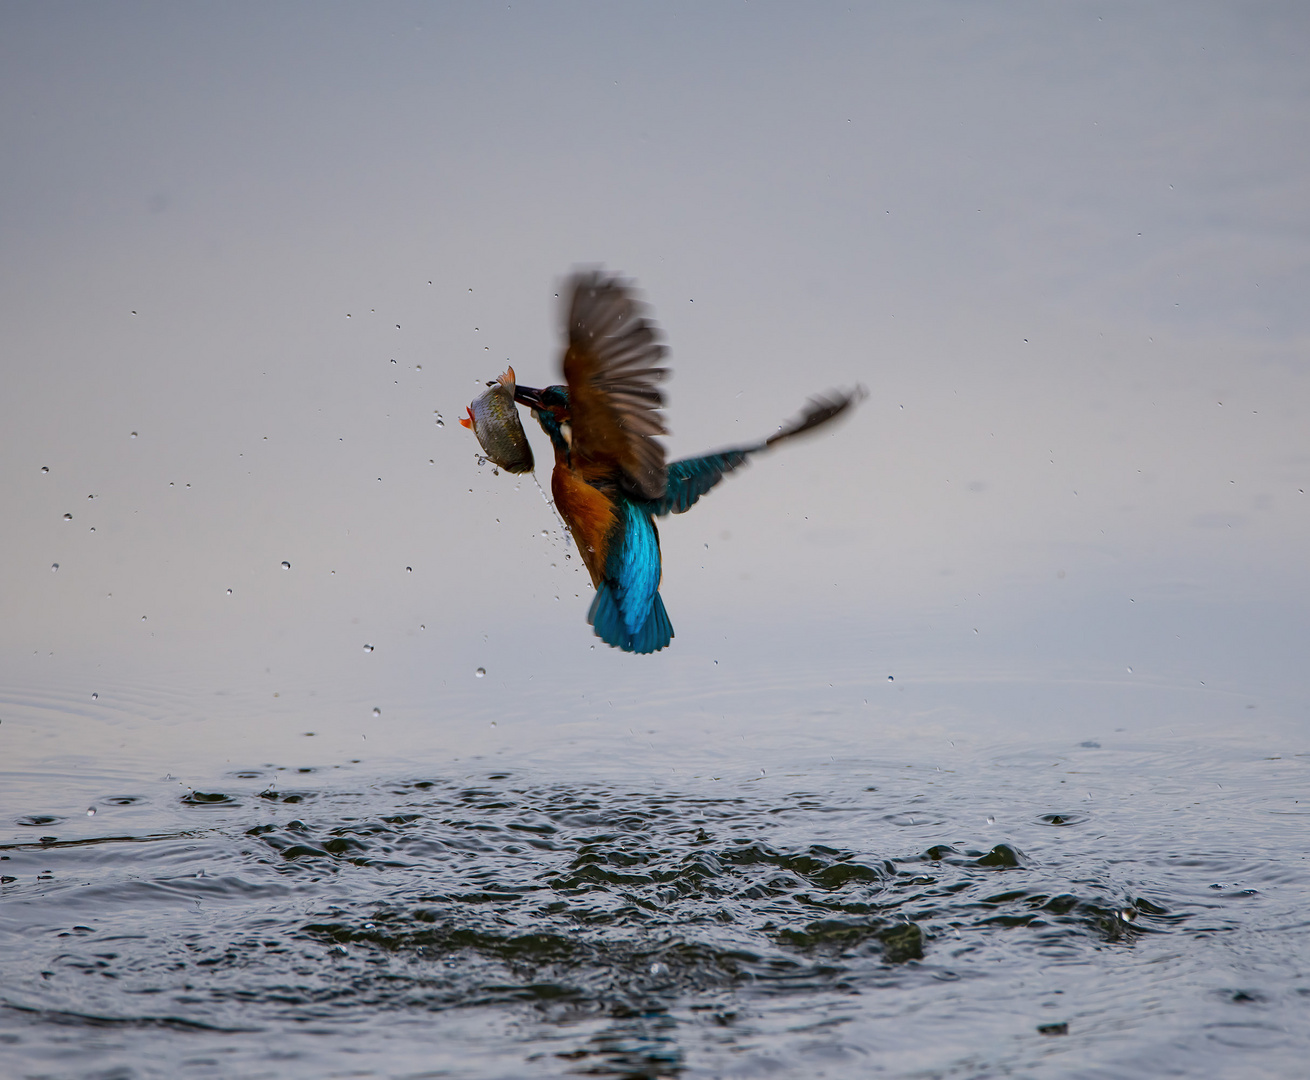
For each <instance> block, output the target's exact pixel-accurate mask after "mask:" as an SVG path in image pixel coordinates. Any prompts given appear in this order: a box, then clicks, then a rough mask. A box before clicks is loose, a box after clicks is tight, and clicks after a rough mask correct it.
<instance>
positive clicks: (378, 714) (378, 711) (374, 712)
mask: <svg viewBox="0 0 1310 1080" xmlns="http://www.w3.org/2000/svg"><path fill="white" fill-rule="evenodd" d="M373 715H374V716H381V715H382V710H381V709H378V708H374V710H373Z"/></svg>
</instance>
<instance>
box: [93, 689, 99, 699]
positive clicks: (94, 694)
mask: <svg viewBox="0 0 1310 1080" xmlns="http://www.w3.org/2000/svg"><path fill="white" fill-rule="evenodd" d="M91 700H92V701H99V700H100V695H99V694H98V693H96V691H94V690H92V691H91Z"/></svg>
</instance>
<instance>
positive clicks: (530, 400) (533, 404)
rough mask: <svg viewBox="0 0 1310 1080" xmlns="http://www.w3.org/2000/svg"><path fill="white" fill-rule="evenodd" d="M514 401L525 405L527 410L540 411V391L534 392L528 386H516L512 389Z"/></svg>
mask: <svg viewBox="0 0 1310 1080" xmlns="http://www.w3.org/2000/svg"><path fill="white" fill-rule="evenodd" d="M514 400H515V401H517V402H518V403H519V404H520V405H526V406H527V407H528V408H529V409H540V408H542V407H543V406H542V404H541V391H540V390H534V389H533V388H532V387H530V386H516V387H515V388H514Z"/></svg>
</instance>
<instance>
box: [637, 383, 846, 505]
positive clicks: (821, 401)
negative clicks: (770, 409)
mask: <svg viewBox="0 0 1310 1080" xmlns="http://www.w3.org/2000/svg"><path fill="white" fill-rule="evenodd" d="M866 393H867V391H866V390H865V389H864V387H862V386H857V387H856V388H855V389H854V390H833V391H830V392H829V393H827V394H817V395H815V396H814V397H812V398H810V400H809V402H808V403H807V404H806V406H805V409H804V411H802V413H801V414H800V416H798V417H796V419H794V420H790V421H788V422H787V423H786V424H783V426H782V427H781V428H780V429H779V430H778V431H777V432H776V433H775V434H773V435H770V436H769V437H768V438H767V439H765V440H764V441H763V442H759V443H756V444H755V445H754V446H738V447H736V448H734V449H732V450H719V451H717V452H716V453H713V454H705V455H703V456H701V457H694V458H684V459H683V460H681V461H675V462H673V463H672V464H670V465H669V467H668V470H667V474H668V482H667V484H666V486H665V489H664V495H663V496H662V497H661V498H659V499H653V500H651V501H650V502H649V503H647V505H646V509H647V510H649V511H650V512H651V513H652V514H656V515H659V516H662V515H664V514H682V513H685V512H686V511H687V510H689V509H691V507H693V506H695V505H696V501H697V500H698V499H699V498H700V497H701V496H702V495H704V494H705V493H706V492H708V491H709V490H711V489H712V488H713V487H714V486H715V485H716V484H718V482H719V481H720V480H722V479H723V478H724V477H725V476H727V475H728V473H730V472H732V471H733V470H734V469H737V468H740V467H741V466H742V465H744V464H745V463H746V460H747V459H748V458H749V457H750V455H751V454H755V453H758V452H759V451H761V450H766V449H768V448H769V447H770V446H774V445H775V444H777V443H779V442H781V441H782V440H784V439H790V438H792V437H793V436H795V435H801V434H804V433H805V432H807V431H813V430H814V429H815V428H817V427H818V426H819V425H821V424H826V423H827V422H828V421H829V420H833V419H835V418H836V417H838V416H840V415H841V414H842V413H843V412H845V411H846V409H847V408H849V407H850V406H851V405H852V404H853V403H854V402H856V401H859V400H860V399H861V398H862V397H864V395H865V394H866Z"/></svg>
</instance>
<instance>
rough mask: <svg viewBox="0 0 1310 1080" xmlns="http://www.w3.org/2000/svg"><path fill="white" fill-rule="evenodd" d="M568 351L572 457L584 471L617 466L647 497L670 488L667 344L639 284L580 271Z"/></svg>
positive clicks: (634, 490)
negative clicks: (665, 440)
mask: <svg viewBox="0 0 1310 1080" xmlns="http://www.w3.org/2000/svg"><path fill="white" fill-rule="evenodd" d="M571 288H572V298H571V300H570V302H569V310H568V315H567V326H566V328H565V329H566V332H567V335H568V346H567V348H566V349H565V352H564V379H565V381H566V382H567V383H568V388H569V414H570V423H571V425H572V440H573V441H572V448H571V449H572V455H573V457H574V459H575V461H576V462H577V464H578V465H579V466H580V467H581V468H582V469H583V470H584V471H589V470H591V469H602V470H606V469H614V470H617V472H618V479H619V483H620V485H621V486H622V487H623V488H624V489H625V490H626V491H627V492H628V493H630V494H632V495H634V496H636V497H638V498H641V499H657V498H659V497H660V496H661V495H663V494H664V484H665V476H664V447H663V445H662V444H661V443H660V442H659V440H658V438H657V437H658V436H660V435H665V434H667V429H666V428H665V426H664V417H663V414H662V413H661V411H660V410H661V409H662V407H663V405H664V395H663V394H662V393H661V392H660V390H659V387H658V386H657V384H658V383H659V381H660V380H661V379H663V378H664V377H665V376H666V375H667V374H668V369H667V368H664V367H662V366H661V361H662V360H663V359H664V354H665V347H664V344H663V342H662V341H661V339H660V334H659V330H658V329H657V328H656V326H655V324H654V323H652V322H651V321H650V319H649V317H648V313H647V309H646V306H645V305H644V304H643V303H641V301H640V300H638V299H637V297H636V295H635V294H634V292H633V290H632V287H631V286H630V285H629V284H628V283H627V282H625V281H623V280H622V279H620V278H616V277H609V276H607V275H605V274H604V273H602V272H600V271H585V272H582V273H579V274H576V275H574V277H573V280H572V283H571Z"/></svg>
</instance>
